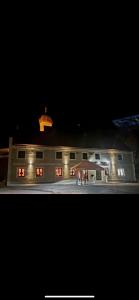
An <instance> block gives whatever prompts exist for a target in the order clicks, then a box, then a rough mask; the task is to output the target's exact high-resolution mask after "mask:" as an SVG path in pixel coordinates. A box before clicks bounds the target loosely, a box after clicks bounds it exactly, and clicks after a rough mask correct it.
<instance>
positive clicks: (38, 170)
mask: <svg viewBox="0 0 139 300" xmlns="http://www.w3.org/2000/svg"><path fill="white" fill-rule="evenodd" d="M36 176H37V177H41V176H43V168H36Z"/></svg>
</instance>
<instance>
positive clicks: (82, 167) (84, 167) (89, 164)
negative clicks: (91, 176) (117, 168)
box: [72, 161, 105, 171]
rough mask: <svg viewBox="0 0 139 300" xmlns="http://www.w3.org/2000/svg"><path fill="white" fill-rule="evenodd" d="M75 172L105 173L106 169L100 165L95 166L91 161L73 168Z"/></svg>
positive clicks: (83, 162)
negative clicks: (92, 171) (94, 171)
mask: <svg viewBox="0 0 139 300" xmlns="http://www.w3.org/2000/svg"><path fill="white" fill-rule="evenodd" d="M72 169H75V170H96V171H103V170H105V169H104V168H102V167H100V166H99V165H97V164H95V163H94V162H91V161H82V162H80V163H79V164H76V165H75V166H73V167H72Z"/></svg>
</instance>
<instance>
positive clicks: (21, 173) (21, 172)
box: [18, 168, 25, 177]
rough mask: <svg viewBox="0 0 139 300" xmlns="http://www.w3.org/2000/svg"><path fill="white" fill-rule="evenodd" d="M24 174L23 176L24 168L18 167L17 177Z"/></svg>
mask: <svg viewBox="0 0 139 300" xmlns="http://www.w3.org/2000/svg"><path fill="white" fill-rule="evenodd" d="M24 176H25V169H24V168H18V177H24Z"/></svg>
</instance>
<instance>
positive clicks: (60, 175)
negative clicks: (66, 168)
mask: <svg viewBox="0 0 139 300" xmlns="http://www.w3.org/2000/svg"><path fill="white" fill-rule="evenodd" d="M56 169H61V175H57V174H56ZM55 176H56V177H62V176H63V168H62V167H55Z"/></svg>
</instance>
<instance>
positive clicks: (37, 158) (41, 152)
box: [36, 151, 44, 160]
mask: <svg viewBox="0 0 139 300" xmlns="http://www.w3.org/2000/svg"><path fill="white" fill-rule="evenodd" d="M37 153H42V157H37ZM36 159H37V160H38V159H41V160H42V159H44V152H43V151H36Z"/></svg>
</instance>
